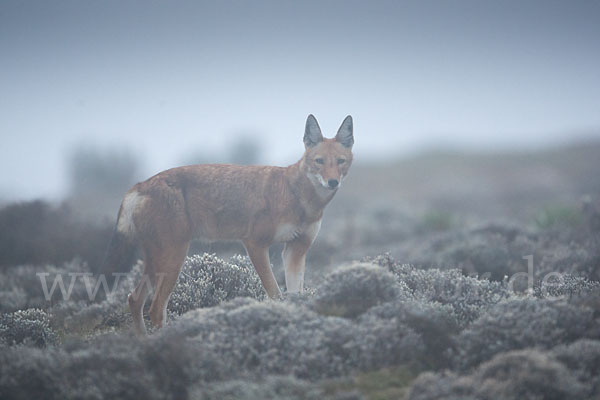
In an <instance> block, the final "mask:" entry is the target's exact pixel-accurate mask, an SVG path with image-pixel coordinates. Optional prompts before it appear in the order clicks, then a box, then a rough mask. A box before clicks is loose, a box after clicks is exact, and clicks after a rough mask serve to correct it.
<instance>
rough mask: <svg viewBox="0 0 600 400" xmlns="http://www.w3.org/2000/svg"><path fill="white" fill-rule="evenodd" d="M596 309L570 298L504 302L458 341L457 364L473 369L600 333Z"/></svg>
mask: <svg viewBox="0 0 600 400" xmlns="http://www.w3.org/2000/svg"><path fill="white" fill-rule="evenodd" d="M595 318H596V316H595V313H594V310H592V309H591V308H589V307H577V306H575V305H573V304H570V303H569V302H568V301H567V300H566V299H558V300H555V299H536V298H534V297H530V298H522V299H511V300H507V301H503V302H500V303H498V304H496V305H495V306H494V307H492V308H490V309H489V310H488V311H487V312H486V313H484V314H483V315H481V316H480V317H479V318H478V319H477V320H476V321H474V322H473V323H472V324H471V325H470V326H469V327H468V328H467V329H465V330H464V331H462V332H461V333H460V335H459V336H458V338H457V352H456V354H455V363H456V365H457V366H458V367H459V368H461V369H466V368H471V367H474V366H476V365H478V364H480V363H481V362H483V361H486V360H488V359H490V358H491V357H492V356H494V355H495V354H498V353H501V352H504V351H509V350H518V349H524V348H527V347H539V348H550V347H553V346H556V345H558V344H561V343H570V342H573V341H575V340H577V339H582V338H586V337H590V336H591V335H593V334H597V332H598V320H597V319H595Z"/></svg>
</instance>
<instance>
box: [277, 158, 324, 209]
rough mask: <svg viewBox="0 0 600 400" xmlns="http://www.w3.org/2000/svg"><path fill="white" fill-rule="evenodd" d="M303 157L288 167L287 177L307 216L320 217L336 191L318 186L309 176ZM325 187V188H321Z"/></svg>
mask: <svg viewBox="0 0 600 400" xmlns="http://www.w3.org/2000/svg"><path fill="white" fill-rule="evenodd" d="M302 164H303V160H302V159H301V160H300V161H298V162H297V163H295V164H292V165H290V166H289V167H287V169H286V174H285V175H286V179H287V181H288V183H289V186H290V188H291V191H292V193H293V195H294V197H296V198H297V199H298V201H299V202H300V205H301V206H302V207H303V208H304V209H305V211H306V213H307V216H309V217H310V218H311V219H320V218H321V216H322V215H323V209H325V206H326V205H327V204H328V203H329V202H330V201H331V199H332V198H333V196H334V194H335V191H329V190H327V189H325V188H317V187H315V185H313V183H312V182H311V181H310V179H309V178H308V176H307V172H306V171H305V169H304V168H303V165H302ZM319 189H324V190H321V191H320V190H319Z"/></svg>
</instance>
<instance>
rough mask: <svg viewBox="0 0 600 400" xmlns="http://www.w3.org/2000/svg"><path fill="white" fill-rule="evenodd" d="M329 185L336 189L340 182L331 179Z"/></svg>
mask: <svg viewBox="0 0 600 400" xmlns="http://www.w3.org/2000/svg"><path fill="white" fill-rule="evenodd" d="M327 184H328V185H329V187H330V188H331V189H335V188H336V187H338V185H339V184H340V182H339V181H338V180H337V179H330V180H329V181H327Z"/></svg>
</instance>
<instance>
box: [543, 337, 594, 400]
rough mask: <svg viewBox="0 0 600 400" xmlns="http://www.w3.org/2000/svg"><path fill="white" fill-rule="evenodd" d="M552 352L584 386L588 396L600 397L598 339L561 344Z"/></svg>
mask: <svg viewBox="0 0 600 400" xmlns="http://www.w3.org/2000/svg"><path fill="white" fill-rule="evenodd" d="M552 354H553V355H554V357H555V358H556V359H557V360H558V361H560V362H561V363H562V364H564V365H565V366H566V367H567V369H568V370H569V371H571V372H572V373H573V374H574V375H575V376H576V377H577V379H579V382H581V383H582V384H583V385H585V386H586V388H587V395H588V396H589V397H590V398H599V397H600V340H590V339H581V340H578V341H576V342H573V343H570V344H561V345H558V346H556V347H555V348H553V349H552Z"/></svg>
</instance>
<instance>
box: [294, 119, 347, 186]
mask: <svg viewBox="0 0 600 400" xmlns="http://www.w3.org/2000/svg"><path fill="white" fill-rule="evenodd" d="M353 144H354V135H353V127H352V117H351V116H350V115H348V116H347V117H346V118H345V119H344V122H342V125H341V126H340V129H338V132H337V135H335V137H334V138H331V139H326V138H324V137H323V134H322V133H321V128H320V127H319V123H318V122H317V120H316V118H315V117H314V116H313V115H312V114H311V115H309V116H308V118H307V119H306V128H305V130H304V146H305V148H306V151H305V152H304V157H303V158H302V169H303V172H304V173H306V176H307V177H308V179H309V180H310V181H311V182H312V184H313V185H314V186H315V187H316V188H317V189H320V190H323V189H327V190H328V191H335V190H337V188H339V187H340V184H341V183H342V180H343V179H344V177H345V176H346V175H347V174H348V169H349V168H350V165H351V164H352V145H353Z"/></svg>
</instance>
